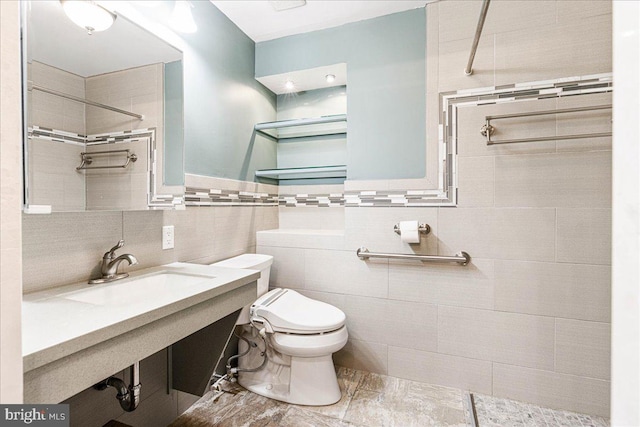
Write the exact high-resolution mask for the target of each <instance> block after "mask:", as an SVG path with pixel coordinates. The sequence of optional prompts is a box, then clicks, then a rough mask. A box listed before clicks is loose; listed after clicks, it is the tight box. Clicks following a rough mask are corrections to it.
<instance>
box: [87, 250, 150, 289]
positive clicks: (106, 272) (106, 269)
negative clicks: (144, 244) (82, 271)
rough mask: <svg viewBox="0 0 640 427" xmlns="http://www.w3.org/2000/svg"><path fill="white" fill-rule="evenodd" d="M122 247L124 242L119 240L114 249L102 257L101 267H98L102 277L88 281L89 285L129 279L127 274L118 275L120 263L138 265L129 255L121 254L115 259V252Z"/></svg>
mask: <svg viewBox="0 0 640 427" xmlns="http://www.w3.org/2000/svg"><path fill="white" fill-rule="evenodd" d="M123 246H124V240H120V241H119V242H118V243H117V244H116V245H115V246H114V247H112V248H111V249H109V251H108V252H106V253H105V254H104V256H103V257H102V266H101V267H100V273H101V274H102V277H101V278H99V279H92V280H89V284H90V285H95V284H98V283H107V282H113V281H114V280H119V279H124V278H125V277H129V273H118V266H119V265H120V263H121V262H122V261H127V262H128V263H129V265H135V264H137V263H138V260H137V259H136V257H134V256H133V255H131V254H122V255H120V256H119V257H116V251H117V250H118V249H120V248H121V247H123Z"/></svg>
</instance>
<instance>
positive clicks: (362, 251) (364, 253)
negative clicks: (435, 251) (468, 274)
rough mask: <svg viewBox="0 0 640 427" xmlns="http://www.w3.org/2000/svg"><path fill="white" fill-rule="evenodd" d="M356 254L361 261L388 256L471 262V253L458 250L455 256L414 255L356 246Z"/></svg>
mask: <svg viewBox="0 0 640 427" xmlns="http://www.w3.org/2000/svg"><path fill="white" fill-rule="evenodd" d="M356 255H357V256H358V258H360V259H361V260H363V261H366V260H367V259H369V258H389V259H412V260H416V261H431V262H456V263H458V264H460V265H461V266H466V265H467V264H469V263H470V262H471V255H469V254H468V253H466V252H463V251H462V252H460V253H459V254H456V255H455V256H441V255H414V254H386V253H379V252H369V249H367V248H365V247H361V248H358V250H357V251H356Z"/></svg>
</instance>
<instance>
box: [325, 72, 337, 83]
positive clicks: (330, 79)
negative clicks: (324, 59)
mask: <svg viewBox="0 0 640 427" xmlns="http://www.w3.org/2000/svg"><path fill="white" fill-rule="evenodd" d="M324 78H325V80H326V81H327V83H333V82H335V81H336V75H335V74H327V75H326V76H324Z"/></svg>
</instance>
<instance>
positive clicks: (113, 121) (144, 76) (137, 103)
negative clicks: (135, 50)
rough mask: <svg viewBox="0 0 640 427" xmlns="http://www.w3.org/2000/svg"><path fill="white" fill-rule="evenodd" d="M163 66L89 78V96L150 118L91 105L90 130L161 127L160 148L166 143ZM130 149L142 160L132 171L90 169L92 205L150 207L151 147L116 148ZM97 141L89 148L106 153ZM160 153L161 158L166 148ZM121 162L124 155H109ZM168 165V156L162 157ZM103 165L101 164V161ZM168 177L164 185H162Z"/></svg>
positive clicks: (89, 198)
mask: <svg viewBox="0 0 640 427" xmlns="http://www.w3.org/2000/svg"><path fill="white" fill-rule="evenodd" d="M163 73H164V69H163V64H152V65H147V66H144V67H138V68H131V69H127V70H122V71H116V72H113V73H108V74H100V75H97V76H91V77H88V78H87V79H86V92H87V99H91V100H92V101H95V102H100V103H103V104H106V105H110V106H113V107H116V108H120V109H122V110H126V111H131V112H134V113H136V114H142V115H144V120H138V119H136V118H134V117H130V116H126V115H123V114H118V113H114V112H112V111H109V110H105V109H103V108H96V107H92V106H87V133H88V134H89V135H95V134H100V133H107V132H114V131H123V130H133V129H142V128H156V147H163V135H164V131H163V129H164V111H163V109H164V96H163V93H164V82H163V75H164V74H163ZM127 148H130V149H131V150H132V152H133V153H136V155H137V156H138V160H137V161H136V162H135V163H131V164H129V166H128V167H127V168H126V169H99V170H89V171H85V172H84V173H85V175H86V180H87V183H86V186H87V196H86V197H87V209H88V210H104V209H124V210H130V209H145V208H146V206H147V193H148V186H149V184H148V173H147V170H148V165H147V153H148V149H149V148H148V147H146V143H145V142H132V143H126V144H118V146H117V147H114V148H113V149H127ZM104 149H105V148H104V146H100V145H97V146H95V147H92V148H91V149H89V150H88V151H91V150H95V151H102V150H104ZM158 151H159V152H160V153H159V154H158V156H161V151H162V150H158ZM109 161H113V162H116V163H117V164H121V162H122V156H115V157H109ZM156 162H157V164H159V165H162V157H159V158H158V159H157V160H156ZM96 164H97V163H96ZM161 181H162V180H160V181H158V182H157V183H158V184H162V182H161Z"/></svg>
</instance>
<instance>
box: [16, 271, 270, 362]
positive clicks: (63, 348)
mask: <svg viewBox="0 0 640 427" xmlns="http://www.w3.org/2000/svg"><path fill="white" fill-rule="evenodd" d="M160 272H175V273H181V274H189V275H191V276H192V280H190V281H189V283H187V284H185V285H184V286H183V285H175V284H173V285H171V287H170V288H169V287H168V286H167V287H165V288H164V289H160V290H158V291H157V292H144V293H141V292H136V290H135V289H133V288H129V289H128V288H127V286H126V284H127V283H128V282H131V281H133V280H135V279H140V278H142V277H145V276H148V275H153V274H157V273H160ZM259 275H260V272H258V271H255V270H240V269H229V268H222V267H215V266H209V265H199V264H189V263H172V264H168V265H165V266H161V267H154V268H149V269H144V270H138V271H135V272H132V273H131V274H130V277H128V278H126V279H121V280H118V281H115V282H110V283H104V284H100V285H88V284H87V283H86V282H84V283H76V284H71V285H66V286H60V287H56V288H52V289H49V290H44V291H40V292H35V293H31V294H27V295H24V297H23V302H22V355H23V358H24V365H25V366H24V370H25V372H27V371H29V370H31V369H35V368H37V367H40V366H43V365H45V364H47V363H50V362H52V361H54V360H58V359H60V358H62V357H65V356H67V355H69V354H72V353H74V352H77V351H80V350H82V349H84V348H88V347H90V346H92V345H95V344H97V343H99V342H102V341H106V340H108V339H110V338H113V337H115V336H117V335H120V334H122V333H125V332H128V331H130V330H133V329H135V328H138V327H140V326H142V325H145V324H148V323H150V322H153V321H155V320H157V319H159V318H161V317H164V316H167V315H169V314H173V313H175V312H177V311H180V310H184V309H186V308H189V307H190V306H193V305H195V304H199V303H201V302H204V301H207V300H208V299H211V298H214V297H216V296H218V295H220V294H222V293H224V292H228V291H230V290H233V289H236V288H238V287H240V286H244V285H246V284H248V283H251V282H253V281H255V280H257V279H258V277H259ZM121 285H125V286H122V287H120V289H119V290H118V292H122V291H123V290H124V291H125V292H124V293H125V295H123V296H122V297H120V296H119V294H118V293H117V292H114V288H113V287H114V286H121ZM134 285H135V283H132V284H131V286H134ZM88 290H90V291H98V293H100V294H101V295H103V296H105V298H104V303H99V302H93V303H91V302H86V301H87V298H86V296H85V295H88V292H87V291H88ZM120 298H121V301H122V302H121V303H119V299H120ZM88 301H92V300H91V299H90V298H89V299H88Z"/></svg>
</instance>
